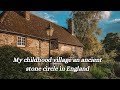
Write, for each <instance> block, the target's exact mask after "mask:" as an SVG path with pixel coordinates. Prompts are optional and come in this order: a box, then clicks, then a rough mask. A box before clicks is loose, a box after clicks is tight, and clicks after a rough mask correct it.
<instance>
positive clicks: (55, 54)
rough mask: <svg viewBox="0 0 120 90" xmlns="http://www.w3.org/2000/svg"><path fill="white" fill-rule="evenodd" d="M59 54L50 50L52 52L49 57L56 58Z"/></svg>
mask: <svg viewBox="0 0 120 90" xmlns="http://www.w3.org/2000/svg"><path fill="white" fill-rule="evenodd" d="M59 56H60V55H59V53H57V52H52V54H51V55H50V57H52V58H57V57H59Z"/></svg>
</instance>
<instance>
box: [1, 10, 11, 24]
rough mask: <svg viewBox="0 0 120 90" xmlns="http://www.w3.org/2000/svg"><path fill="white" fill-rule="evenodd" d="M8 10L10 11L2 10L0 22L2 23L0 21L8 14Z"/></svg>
mask: <svg viewBox="0 0 120 90" xmlns="http://www.w3.org/2000/svg"><path fill="white" fill-rule="evenodd" d="M9 12H10V11H4V12H3V15H2V16H1V18H0V23H2V22H3V21H4V19H5V17H6V16H7V15H8V13H9Z"/></svg>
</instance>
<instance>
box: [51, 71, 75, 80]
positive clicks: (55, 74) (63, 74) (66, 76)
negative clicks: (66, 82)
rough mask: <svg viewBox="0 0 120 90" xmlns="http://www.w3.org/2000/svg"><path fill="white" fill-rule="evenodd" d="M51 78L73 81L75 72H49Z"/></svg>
mask: <svg viewBox="0 0 120 90" xmlns="http://www.w3.org/2000/svg"><path fill="white" fill-rule="evenodd" d="M49 73H50V75H51V76H53V77H54V78H59V79H73V72H68V71H58V72H49Z"/></svg>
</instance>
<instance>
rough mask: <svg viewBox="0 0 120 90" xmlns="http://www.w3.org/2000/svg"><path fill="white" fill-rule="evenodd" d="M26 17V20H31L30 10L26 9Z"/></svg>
mask: <svg viewBox="0 0 120 90" xmlns="http://www.w3.org/2000/svg"><path fill="white" fill-rule="evenodd" d="M25 18H26V20H28V21H29V20H30V11H25Z"/></svg>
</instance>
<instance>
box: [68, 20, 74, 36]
mask: <svg viewBox="0 0 120 90" xmlns="http://www.w3.org/2000/svg"><path fill="white" fill-rule="evenodd" d="M68 32H69V33H70V34H72V35H75V33H74V20H73V19H72V18H70V19H69V20H68Z"/></svg>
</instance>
